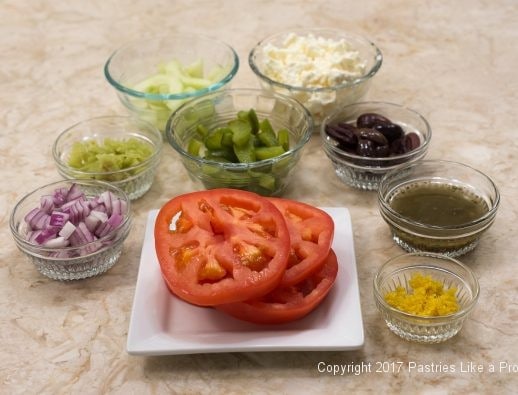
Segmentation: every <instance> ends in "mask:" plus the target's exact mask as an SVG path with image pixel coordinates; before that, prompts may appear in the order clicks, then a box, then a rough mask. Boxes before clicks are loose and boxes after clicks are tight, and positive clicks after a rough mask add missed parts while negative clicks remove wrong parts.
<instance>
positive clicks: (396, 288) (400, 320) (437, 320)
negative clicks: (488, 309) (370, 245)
mask: <svg viewBox="0 0 518 395" xmlns="http://www.w3.org/2000/svg"><path fill="white" fill-rule="evenodd" d="M478 296H479V284H478V280H477V278H476V277H475V274H474V273H473V271H472V270H471V269H470V268H469V267H467V266H466V265H464V264H463V263H461V262H459V261H458V260H456V259H453V258H450V257H448V256H446V255H440V254H432V253H426V252H421V253H409V254H403V255H399V256H396V257H394V258H391V259H389V260H388V261H387V262H386V263H385V264H383V265H382V266H381V267H380V269H379V270H378V272H377V273H376V275H375V277H374V299H375V302H376V306H377V307H378V310H379V311H380V312H381V315H382V317H383V319H384V320H385V322H386V324H387V326H388V327H389V328H390V330H392V332H394V333H395V334H396V335H398V336H400V337H402V338H403V339H406V340H410V341H416V342H422V343H440V342H443V341H446V340H448V339H450V338H451V337H453V336H455V335H456V334H457V333H458V332H459V331H460V329H461V328H462V325H463V323H464V321H465V320H466V317H467V316H468V315H469V314H470V313H471V311H472V310H473V307H474V306H475V305H476V303H477V300H478Z"/></svg>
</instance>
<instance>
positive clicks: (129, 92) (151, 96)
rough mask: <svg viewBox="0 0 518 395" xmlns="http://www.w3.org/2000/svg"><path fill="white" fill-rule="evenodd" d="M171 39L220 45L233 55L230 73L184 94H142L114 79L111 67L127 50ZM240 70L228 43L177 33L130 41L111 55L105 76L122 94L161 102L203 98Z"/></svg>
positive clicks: (199, 35)
mask: <svg viewBox="0 0 518 395" xmlns="http://www.w3.org/2000/svg"><path fill="white" fill-rule="evenodd" d="M171 37H175V38H182V37H183V38H186V39H193V38H195V39H197V40H204V41H208V42H212V43H214V44H218V45H220V46H222V47H224V48H226V50H228V51H230V52H229V53H230V54H231V58H232V61H233V62H232V67H231V68H230V70H229V72H228V73H227V74H225V76H224V77H223V78H221V79H220V80H219V81H217V82H215V83H213V84H211V85H209V86H208V87H206V88H203V89H198V90H196V91H193V92H184V93H146V92H142V91H137V90H135V89H132V88H130V87H128V86H126V85H124V84H121V83H120V82H119V81H118V79H116V78H115V77H113V75H112V73H111V72H110V66H111V64H112V61H113V60H114V59H115V58H116V56H117V55H119V54H121V53H123V52H124V51H125V50H127V49H128V48H130V47H132V46H134V45H139V46H141V45H142V43H144V42H147V41H151V40H167V39H171ZM238 70H239V56H238V55H237V52H236V51H235V49H234V48H233V47H232V46H230V45H229V44H227V43H226V42H224V41H222V40H218V39H215V38H212V37H210V36H207V35H203V34H192V33H175V34H172V35H167V36H166V35H161V36H155V37H144V38H140V39H136V40H133V41H130V42H128V43H126V44H123V45H122V46H120V47H119V48H118V49H116V50H115V51H113V52H112V54H111V55H110V57H109V58H108V60H107V61H106V63H105V65H104V76H105V78H106V80H107V81H108V82H109V83H110V85H112V86H113V87H114V88H115V89H116V90H117V91H119V92H122V93H124V94H127V95H130V96H133V97H137V98H141V99H146V100H155V101H160V100H182V99H189V98H195V97H198V96H202V95H204V94H206V93H209V92H213V91H216V90H218V89H220V88H221V87H222V86H224V85H226V84H227V83H228V82H230V81H231V80H232V79H233V78H234V77H235V75H236V74H237V71H238Z"/></svg>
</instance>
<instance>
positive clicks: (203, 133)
mask: <svg viewBox="0 0 518 395" xmlns="http://www.w3.org/2000/svg"><path fill="white" fill-rule="evenodd" d="M196 133H198V136H200V137H201V138H202V139H204V138H205V137H207V135H208V134H209V129H207V127H206V126H205V125H202V124H201V123H199V124H198V125H197V126H196Z"/></svg>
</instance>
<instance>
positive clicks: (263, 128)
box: [259, 118, 275, 134]
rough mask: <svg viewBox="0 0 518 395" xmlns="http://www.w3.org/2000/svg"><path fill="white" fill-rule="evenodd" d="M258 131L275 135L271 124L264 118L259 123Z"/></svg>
mask: <svg viewBox="0 0 518 395" xmlns="http://www.w3.org/2000/svg"><path fill="white" fill-rule="evenodd" d="M259 129H261V131H262V132H266V133H273V134H275V131H274V130H273V127H272V124H271V123H270V121H269V120H268V118H265V119H263V120H262V121H261V123H260V124H259Z"/></svg>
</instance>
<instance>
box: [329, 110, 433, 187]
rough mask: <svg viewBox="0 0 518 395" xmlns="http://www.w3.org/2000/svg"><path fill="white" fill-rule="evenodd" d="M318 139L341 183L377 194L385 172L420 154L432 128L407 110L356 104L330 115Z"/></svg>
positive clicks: (423, 153)
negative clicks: (320, 139) (376, 191)
mask: <svg viewBox="0 0 518 395" xmlns="http://www.w3.org/2000/svg"><path fill="white" fill-rule="evenodd" d="M320 136H321V138H322V142H323V148H324V151H325V153H326V155H327V156H328V158H329V159H330V160H331V162H332V164H333V166H334V169H335V173H336V175H337V176H338V178H339V179H340V180H341V181H342V182H344V183H345V184H347V185H349V186H352V187H355V188H359V189H363V190H377V189H378V187H379V184H380V182H381V179H382V178H383V176H384V175H385V174H386V173H387V172H388V171H390V170H392V169H394V168H397V167H398V166H401V165H404V164H408V163H412V162H415V161H418V160H420V159H422V158H423V157H424V156H425V155H426V152H427V150H428V146H429V144H430V140H431V138H432V130H431V128H430V125H429V124H428V121H427V120H426V119H425V118H424V117H423V116H422V115H421V114H419V113H418V112H416V111H414V110H412V109H410V108H408V107H404V106H401V105H399V104H394V103H387V102H361V103H355V104H351V105H349V106H345V107H343V108H341V109H339V110H337V111H335V112H333V113H332V114H330V115H329V116H328V117H327V118H326V119H325V120H324V122H323V123H322V125H321V129H320Z"/></svg>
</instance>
